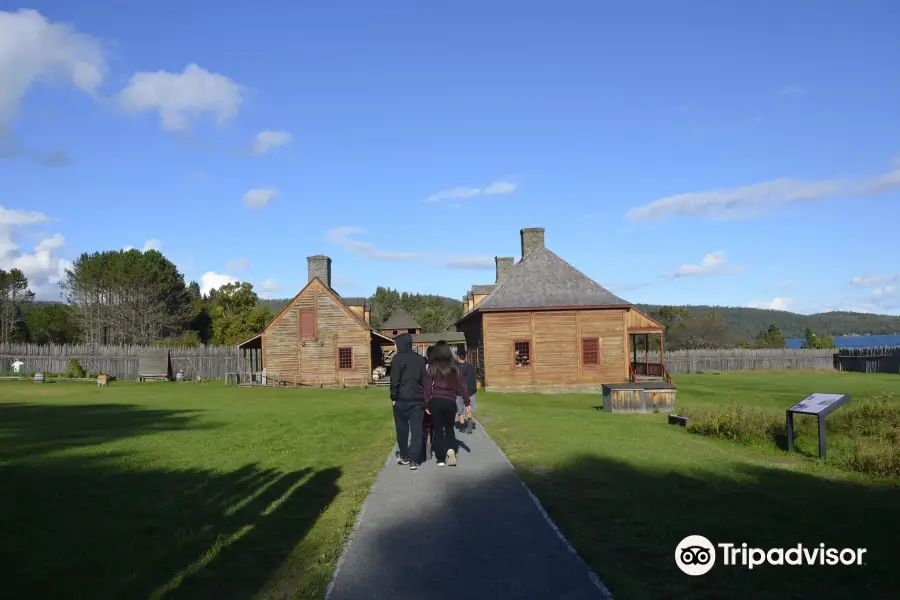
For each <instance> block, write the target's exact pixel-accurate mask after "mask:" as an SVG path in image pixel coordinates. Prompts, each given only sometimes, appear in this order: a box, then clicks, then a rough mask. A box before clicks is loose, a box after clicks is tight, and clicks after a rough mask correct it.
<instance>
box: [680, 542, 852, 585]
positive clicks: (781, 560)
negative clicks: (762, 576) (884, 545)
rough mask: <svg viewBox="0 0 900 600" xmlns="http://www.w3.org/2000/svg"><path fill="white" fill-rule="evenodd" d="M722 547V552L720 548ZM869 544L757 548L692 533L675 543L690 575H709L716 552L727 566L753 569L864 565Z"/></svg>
mask: <svg viewBox="0 0 900 600" xmlns="http://www.w3.org/2000/svg"><path fill="white" fill-rule="evenodd" d="M717 549H718V552H717ZM865 553H866V549H865V548H842V549H838V548H827V547H826V546H825V544H819V545H818V546H813V547H811V548H809V547H806V546H804V545H803V544H797V545H796V546H793V547H791V548H770V549H768V550H764V549H762V548H753V547H749V546H747V544H746V543H742V544H740V545H738V544H733V543H730V542H719V543H718V544H713V543H712V542H711V541H709V540H708V539H707V538H705V537H703V536H702V535H689V536H687V537H686V538H684V539H683V540H681V541H680V542H679V543H678V546H676V547H675V564H676V565H678V568H679V569H681V571H682V572H683V573H686V574H687V575H692V576H697V575H705V574H707V573H709V571H710V570H711V569H712V568H713V567H714V566H715V564H716V556H717V555H718V556H719V557H720V558H721V561H722V564H723V565H725V566H727V567H746V568H748V569H753V568H754V567H758V566H761V565H772V566H781V565H792V566H797V565H828V566H836V565H846V566H850V565H856V566H859V565H862V564H864V563H863V555H864V554H865Z"/></svg>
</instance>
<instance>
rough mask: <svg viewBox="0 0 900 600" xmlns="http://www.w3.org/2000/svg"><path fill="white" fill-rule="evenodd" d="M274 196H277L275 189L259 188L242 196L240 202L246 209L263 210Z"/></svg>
mask: <svg viewBox="0 0 900 600" xmlns="http://www.w3.org/2000/svg"><path fill="white" fill-rule="evenodd" d="M276 196H278V190H276V189H275V188H261V189H258V190H250V191H248V192H247V193H246V194H244V197H243V199H242V202H243V203H244V206H247V207H248V208H265V207H266V206H268V205H269V202H271V201H272V200H274V199H275V197H276Z"/></svg>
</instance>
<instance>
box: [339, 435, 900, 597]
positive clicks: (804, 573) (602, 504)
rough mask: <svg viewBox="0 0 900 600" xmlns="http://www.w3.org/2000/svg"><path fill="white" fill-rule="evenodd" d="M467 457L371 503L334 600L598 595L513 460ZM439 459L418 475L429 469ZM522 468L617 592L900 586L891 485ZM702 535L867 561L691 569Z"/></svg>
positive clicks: (876, 590)
mask: <svg viewBox="0 0 900 600" xmlns="http://www.w3.org/2000/svg"><path fill="white" fill-rule="evenodd" d="M478 452H479V451H478V450H476V451H475V453H473V454H472V457H475V456H477V454H478ZM468 464H469V463H468V462H466V461H462V462H461V463H460V467H458V469H459V471H453V470H439V469H435V471H437V472H438V473H439V474H438V476H437V477H435V478H433V479H429V480H427V484H426V483H419V484H418V485H424V486H426V488H427V489H428V490H429V491H428V492H425V493H424V496H423V497H426V498H428V501H427V502H421V501H419V499H418V498H417V499H416V500H414V499H412V498H406V497H405V496H402V495H398V496H397V498H396V499H392V500H391V502H392V504H391V510H384V509H383V508H382V510H380V511H379V508H378V506H372V507H367V511H369V510H371V511H375V512H377V514H378V515H379V516H378V519H377V525H370V527H369V528H368V529H367V530H366V529H364V530H361V532H360V533H359V534H358V535H357V538H356V540H355V543H354V544H353V545H352V546H351V547H350V549H349V550H348V555H347V557H346V558H345V562H344V564H343V566H342V568H341V571H340V572H339V576H338V579H337V581H336V584H335V588H334V591H333V594H332V596H331V600H355V599H357V598H363V597H365V598H373V599H375V598H384V599H388V598H390V599H391V600H419V599H421V598H444V597H452V598H454V599H456V600H476V599H478V600H480V599H483V598H497V599H502V600H513V599H516V600H518V599H521V600H532V599H535V598H567V599H569V600H593V599H600V598H603V595H602V593H601V592H600V590H598V589H596V588H595V587H593V586H592V585H590V584H589V581H588V575H587V573H586V572H585V571H584V569H583V568H582V567H581V566H580V565H578V564H577V562H576V561H573V560H571V557H570V556H568V552H567V550H566V549H565V547H564V546H562V544H561V543H560V542H559V540H558V539H557V538H556V537H555V534H554V533H553V532H552V530H551V528H550V527H549V526H548V525H547V524H546V523H545V522H544V521H543V520H542V518H541V516H540V514H539V512H538V511H537V509H536V508H535V507H534V505H533V504H532V503H531V501H530V499H529V498H528V496H527V493H526V492H525V490H524V488H523V487H522V486H521V485H520V483H519V480H518V478H517V477H516V476H515V474H514V473H512V471H511V470H510V469H508V468H506V469H504V468H501V467H499V466H497V465H491V466H490V467H489V468H484V469H482V466H479V467H478V468H479V469H480V470H482V471H483V472H481V473H479V475H478V477H477V478H473V477H471V476H468V475H463V473H464V471H463V470H464V469H466V468H467V465H468ZM391 468H393V466H392V465H388V469H391ZM430 468H431V467H430V466H429V465H426V466H425V467H423V468H422V469H421V470H420V471H419V472H417V473H415V474H413V475H410V477H415V478H419V479H420V481H421V478H422V477H423V476H426V477H430V474H429V473H428V472H427V471H428V469H430ZM738 468H739V469H740V467H738ZM398 473H400V472H399V471H398ZM457 473H459V474H460V475H459V477H462V479H458V478H457ZM522 473H523V476H524V477H525V478H526V479H527V482H528V483H529V485H530V487H531V488H532V490H533V491H534V492H535V493H536V494H537V495H538V496H539V497H540V498H541V500H542V502H543V503H544V506H545V508H546V509H547V510H548V512H549V513H550V514H551V516H552V517H553V519H554V520H555V522H556V523H557V524H558V525H559V526H560V528H561V529H562V531H563V532H564V533H565V534H566V536H567V537H568V539H569V540H570V541H571V542H572V543H573V545H574V546H575V547H576V548H577V550H578V551H579V553H580V554H581V556H582V557H583V558H584V559H585V560H586V561H587V562H588V564H590V566H591V567H592V568H593V569H594V570H595V571H596V572H597V574H598V575H599V578H600V580H601V581H602V582H603V583H604V584H605V585H606V586H607V587H608V588H609V589H610V591H611V592H612V594H613V597H614V598H616V600H650V599H653V600H656V599H659V600H672V599H681V598H691V599H708V600H721V599H724V598H727V599H736V598H747V599H752V600H768V599H771V600H776V599H777V600H785V599H798V600H799V599H809V600H812V599H817V598H827V599H846V600H853V599H856V598H866V599H867V600H869V599H878V600H881V599H885V600H887V599H889V598H890V599H893V598H896V597H897V589H898V585H900V573H898V570H897V569H896V564H895V563H896V557H897V548H896V544H897V540H898V539H900V524H898V523H900V519H898V512H900V491H898V490H897V489H896V488H891V487H879V486H874V485H873V486H866V485H858V484H853V483H848V482H839V481H830V480H827V479H823V478H820V477H815V476H810V475H805V474H799V473H796V472H790V471H785V470H781V469H777V468H764V467H763V468H753V467H748V468H745V469H740V470H739V471H737V472H731V471H725V472H724V473H723V472H719V473H712V472H708V471H701V470H697V471H695V472H690V473H687V472H662V471H660V472H654V471H644V470H639V469H636V468H634V467H633V466H631V465H629V464H625V463H622V462H617V461H613V460H608V459H601V458H597V457H594V456H581V457H578V458H576V459H574V460H572V461H571V462H569V463H567V464H563V465H560V466H556V467H554V468H542V469H540V471H539V472H535V471H526V470H524V469H523V470H522ZM404 475H405V472H404V473H402V474H400V475H398V478H403V477H404ZM382 485H385V486H387V485H389V484H388V483H387V482H385V483H383V484H382ZM377 495H378V494H377V491H376V496H377ZM454 511H457V512H454ZM367 514H368V513H367ZM460 515H464V517H460ZM693 534H697V535H703V536H705V537H707V538H709V539H710V540H712V541H713V542H714V543H717V542H734V543H736V544H737V545H738V546H740V544H741V543H743V542H746V543H747V544H748V545H749V546H752V547H760V548H765V549H768V548H778V547H785V548H789V547H796V545H797V544H798V543H802V544H804V545H805V546H806V547H807V548H818V546H819V544H820V543H824V544H825V545H826V546H829V547H837V548H844V547H850V548H867V549H868V552H867V554H866V555H865V564H864V565H863V566H860V567H845V566H835V567H828V566H768V567H757V568H755V569H754V570H752V571H750V570H747V569H746V568H742V567H741V568H738V567H729V566H723V565H722V560H721V554H720V555H719V558H718V559H717V564H716V566H715V567H714V568H713V570H712V571H711V572H710V573H709V574H707V575H705V576H702V577H689V576H687V575H685V574H684V573H682V572H681V571H680V570H678V568H677V567H676V565H675V561H674V554H675V547H676V546H677V545H678V543H679V542H680V541H681V540H682V539H683V538H685V537H686V536H688V535H693ZM398 556H403V557H415V558H414V559H410V558H406V559H402V558H398ZM463 574H464V575H463Z"/></svg>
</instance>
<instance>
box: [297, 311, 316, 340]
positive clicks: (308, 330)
mask: <svg viewBox="0 0 900 600" xmlns="http://www.w3.org/2000/svg"><path fill="white" fill-rule="evenodd" d="M316 337H317V332H316V311H315V310H313V309H312V308H301V309H300V339H301V340H314V339H316Z"/></svg>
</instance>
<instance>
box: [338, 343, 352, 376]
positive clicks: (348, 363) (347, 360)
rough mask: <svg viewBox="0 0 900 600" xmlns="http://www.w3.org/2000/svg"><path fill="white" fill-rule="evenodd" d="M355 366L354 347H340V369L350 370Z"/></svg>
mask: <svg viewBox="0 0 900 600" xmlns="http://www.w3.org/2000/svg"><path fill="white" fill-rule="evenodd" d="M352 368H353V348H338V370H340V371H349V370H350V369H352Z"/></svg>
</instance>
